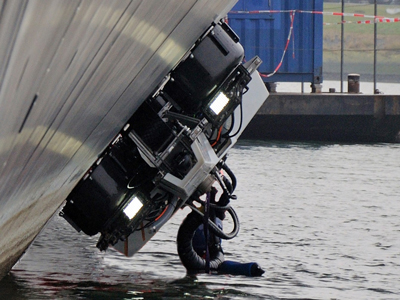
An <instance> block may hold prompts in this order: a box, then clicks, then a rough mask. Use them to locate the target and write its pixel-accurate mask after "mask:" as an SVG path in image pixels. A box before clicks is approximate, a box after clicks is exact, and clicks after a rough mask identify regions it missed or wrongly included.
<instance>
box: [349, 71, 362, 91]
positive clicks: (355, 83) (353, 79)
mask: <svg viewBox="0 0 400 300" xmlns="http://www.w3.org/2000/svg"><path fill="white" fill-rule="evenodd" d="M347 83H348V85H347V92H348V93H352V94H358V93H359V92H360V74H349V75H348V76H347Z"/></svg>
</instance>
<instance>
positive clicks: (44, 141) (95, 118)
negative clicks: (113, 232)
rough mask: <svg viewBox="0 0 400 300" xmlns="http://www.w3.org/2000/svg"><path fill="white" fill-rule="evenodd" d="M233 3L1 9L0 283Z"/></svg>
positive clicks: (55, 4) (46, 4) (9, 5)
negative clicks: (128, 123) (124, 128)
mask: <svg viewBox="0 0 400 300" xmlns="http://www.w3.org/2000/svg"><path fill="white" fill-rule="evenodd" d="M234 3H235V1H232V0H224V1H212V0H209V1H195V0H192V1H188V0H170V1H162V2H160V1H158V0H146V1H144V0H143V1H123V0H119V1H106V0H104V1H63V0H58V1H53V0H51V1H50V0H48V1H46V0H38V1H34V0H33V1H22V0H21V1H8V2H3V3H2V4H0V10H1V13H0V24H1V26H0V45H2V47H0V140H1V142H0V194H1V198H0V237H1V238H0V278H1V277H2V276H3V275H4V274H5V272H7V271H8V270H9V269H10V268H11V267H12V266H13V265H14V263H15V262H16V261H17V260H18V258H19V257H20V256H21V255H22V253H23V252H24V251H25V250H26V248H27V247H28V246H29V244H30V243H31V242H32V240H33V239H34V238H35V236H36V235H37V234H38V233H39V232H40V230H41V228H42V227H43V226H44V224H45V223H46V222H47V220H48V219H49V218H50V217H51V216H52V215H53V213H54V212H55V211H56V210H57V208H58V207H59V206H60V205H61V204H62V202H63V201H64V199H65V198H66V196H67V195H68V193H69V192H70V191H71V190H72V188H73V187H74V186H75V184H76V183H77V182H78V180H79V179H80V178H81V176H82V175H83V174H84V172H85V171H86V170H87V169H88V168H89V166H90V165H91V164H92V163H93V162H94V161H95V160H96V158H97V155H98V154H99V153H100V152H101V151H102V150H103V149H104V148H105V147H106V145H107V144H108V143H109V142H110V141H111V140H112V139H113V137H114V136H115V134H117V133H118V131H119V130H120V129H121V127H122V126H123V124H124V123H125V122H126V121H127V120H128V119H129V117H130V116H131V115H132V114H133V113H134V111H135V110H136V109H137V108H138V106H139V105H140V104H141V103H142V102H143V100H144V99H145V98H146V97H147V96H148V95H149V93H150V92H151V91H152V90H153V89H154V88H155V87H156V85H157V84H159V82H160V81H161V80H162V78H163V77H164V76H165V75H166V74H167V73H168V72H169V71H170V70H171V68H172V67H173V66H175V65H176V64H177V63H178V62H179V60H180V59H181V58H182V57H183V56H184V54H185V53H186V52H187V51H188V50H189V48H190V47H191V46H192V45H193V43H194V42H195V40H196V39H197V38H198V37H199V36H200V35H201V34H202V33H203V32H204V30H206V28H207V27H208V26H209V25H210V24H211V23H212V22H213V21H217V20H219V19H220V18H221V17H223V16H225V15H226V14H227V12H228V11H229V10H230V9H231V7H232V6H233V5H234Z"/></svg>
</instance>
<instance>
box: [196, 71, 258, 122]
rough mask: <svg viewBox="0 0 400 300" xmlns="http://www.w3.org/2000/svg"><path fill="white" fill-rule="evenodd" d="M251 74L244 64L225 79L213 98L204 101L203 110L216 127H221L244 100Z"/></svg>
mask: <svg viewBox="0 0 400 300" xmlns="http://www.w3.org/2000/svg"><path fill="white" fill-rule="evenodd" d="M250 80H251V76H250V74H249V72H248V71H247V70H246V68H244V67H243V66H242V65H239V66H238V67H236V69H235V70H234V71H233V72H232V73H231V74H230V75H229V76H228V78H226V79H225V80H224V82H223V83H222V84H221V85H220V86H219V87H218V89H217V91H216V92H215V93H214V94H213V96H212V97H211V98H207V99H206V100H205V101H203V103H204V104H203V107H202V112H203V114H204V115H205V117H206V118H207V120H208V121H209V122H210V123H212V124H213V125H214V126H215V127H220V126H221V125H222V124H223V123H224V122H225V121H226V120H227V118H228V117H229V116H230V115H231V114H232V113H233V111H234V110H235V109H236V108H237V107H238V105H240V104H241V102H242V95H243V93H244V91H245V90H246V86H247V84H248V83H249V82H250Z"/></svg>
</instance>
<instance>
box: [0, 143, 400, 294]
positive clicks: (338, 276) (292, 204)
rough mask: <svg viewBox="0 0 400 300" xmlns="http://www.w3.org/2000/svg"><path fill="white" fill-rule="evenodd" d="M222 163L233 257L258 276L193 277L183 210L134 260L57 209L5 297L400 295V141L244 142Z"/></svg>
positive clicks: (228, 249)
mask: <svg viewBox="0 0 400 300" xmlns="http://www.w3.org/2000/svg"><path fill="white" fill-rule="evenodd" d="M227 163H228V165H229V166H230V168H231V169H232V170H233V171H234V172H235V174H236V176H237V179H238V187H237V189H236V195H237V196H238V200H236V201H235V202H233V206H234V207H235V209H236V211H237V213H238V215H239V218H240V220H241V230H240V233H239V235H238V237H236V238H235V239H234V240H232V241H224V242H223V247H224V250H225V255H226V259H229V260H235V261H240V262H250V261H256V262H258V263H259V264H260V265H261V266H262V267H263V268H264V270H265V271H266V272H265V274H264V275H263V277H259V278H247V277H241V276H236V277H235V276H216V275H205V274H202V275H198V276H197V278H186V277H185V269H184V267H183V266H182V265H181V263H180V261H179V257H178V256H177V252H176V242H175V240H176V233H177V230H178V227H179V224H180V223H181V221H182V219H183V218H184V217H185V216H186V215H187V213H188V212H189V211H188V210H187V209H184V210H182V211H179V212H178V213H177V214H176V215H175V216H174V218H173V219H172V220H171V222H169V223H168V224H167V225H165V226H164V227H163V228H162V229H161V231H160V232H159V233H158V234H157V235H156V236H155V237H154V239H153V240H152V241H150V242H149V243H148V244H147V245H146V246H145V247H144V248H143V249H142V250H141V251H140V252H139V253H138V254H137V255H135V256H134V257H133V258H129V259H128V258H125V257H123V256H122V255H120V254H118V253H116V252H114V251H107V252H106V253H100V252H99V250H98V249H97V248H96V247H95V244H96V241H97V237H87V236H85V235H83V234H81V233H77V232H75V231H74V229H72V227H70V226H69V225H68V224H67V223H66V222H65V221H64V220H63V219H61V218H60V217H58V216H56V217H55V218H54V219H53V220H52V221H51V222H50V223H49V224H48V226H47V227H46V228H45V229H44V230H43V232H42V233H41V234H40V236H39V237H38V238H37V239H36V241H35V242H34V244H33V245H32V246H31V248H30V249H29V250H28V252H27V253H26V255H25V256H24V257H23V258H22V260H21V261H20V262H19V263H18V264H17V265H16V266H15V267H14V269H13V270H12V272H11V273H10V274H9V275H8V276H7V277H5V278H4V279H3V280H2V281H1V282H0V295H1V299H182V298H188V299H400V285H399V279H400V201H399V191H400V145H399V144H334V143H332V144H327V143H291V142H254V141H251V142H249V141H241V142H240V143H239V144H238V145H237V146H236V147H235V148H234V149H232V151H231V154H230V156H229V158H228V161H227ZM226 226H229V224H226Z"/></svg>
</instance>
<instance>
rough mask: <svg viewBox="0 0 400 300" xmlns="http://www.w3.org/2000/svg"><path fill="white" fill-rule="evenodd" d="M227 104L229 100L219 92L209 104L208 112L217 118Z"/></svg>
mask: <svg viewBox="0 0 400 300" xmlns="http://www.w3.org/2000/svg"><path fill="white" fill-rule="evenodd" d="M228 103H229V98H228V97H227V96H226V95H225V94H224V93H223V92H220V93H219V94H218V95H217V96H216V97H215V98H214V99H213V100H212V101H211V102H210V110H211V112H213V113H214V114H215V115H216V116H217V115H219V113H220V112H221V111H222V110H223V109H224V108H225V107H226V105H227V104H228Z"/></svg>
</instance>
